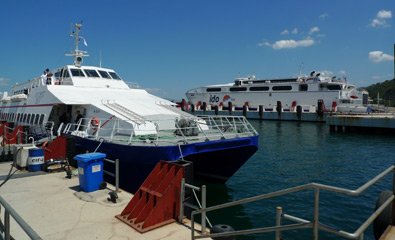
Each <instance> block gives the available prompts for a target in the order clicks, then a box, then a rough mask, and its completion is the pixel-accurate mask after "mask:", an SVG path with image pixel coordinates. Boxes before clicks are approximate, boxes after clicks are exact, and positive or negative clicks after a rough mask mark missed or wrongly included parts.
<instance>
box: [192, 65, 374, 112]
mask: <svg viewBox="0 0 395 240" xmlns="http://www.w3.org/2000/svg"><path fill="white" fill-rule="evenodd" d="M186 96H187V98H188V100H189V103H190V104H192V107H194V108H195V109H214V108H219V109H220V110H225V109H229V108H234V109H236V110H242V109H243V108H247V109H248V110H250V111H257V110H258V108H259V107H260V108H261V111H266V112H272V111H277V112H279V111H284V112H286V111H289V112H296V111H297V109H299V110H300V111H303V112H317V111H318V110H319V111H322V112H347V113H349V112H357V113H361V112H366V111H367V104H368V92H367V91H365V90H359V89H357V88H356V87H355V85H353V84H350V83H348V82H347V81H346V80H345V79H339V78H336V77H335V76H323V75H321V74H320V73H318V72H315V71H313V72H311V73H310V75H309V76H299V77H291V78H280V79H257V78H256V77H255V76H250V77H245V78H236V79H235V81H234V82H233V83H228V84H218V85H209V86H205V87H198V88H194V89H191V90H189V91H187V93H186Z"/></svg>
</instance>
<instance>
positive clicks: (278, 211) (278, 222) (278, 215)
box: [276, 207, 283, 240]
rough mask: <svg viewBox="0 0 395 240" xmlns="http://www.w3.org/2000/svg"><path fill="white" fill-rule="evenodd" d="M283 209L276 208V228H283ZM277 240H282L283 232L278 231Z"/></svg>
mask: <svg viewBox="0 0 395 240" xmlns="http://www.w3.org/2000/svg"><path fill="white" fill-rule="evenodd" d="M282 214H283V208H282V207H276V227H280V226H281V216H282ZM276 240H281V230H276Z"/></svg>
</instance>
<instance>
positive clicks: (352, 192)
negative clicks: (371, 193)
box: [191, 165, 395, 240]
mask: <svg viewBox="0 0 395 240" xmlns="http://www.w3.org/2000/svg"><path fill="white" fill-rule="evenodd" d="M394 170H395V165H392V166H391V167H389V168H387V169H386V170H384V171H383V172H381V173H380V174H378V175H377V176H375V177H374V178H372V179H371V180H369V181H367V182H366V183H365V184H363V185H362V186H360V187H359V188H357V189H346V188H340V187H335V186H330V185H325V184H319V183H308V184H304V185H299V186H295V187H291V188H286V189H282V190H278V191H275V192H271V193H266V194H261V195H258V196H254V197H249V198H244V199H240V200H237V201H233V202H229V203H224V204H220V205H216V206H212V207H207V208H201V209H197V210H194V211H193V212H192V214H191V226H192V227H191V232H192V234H191V235H192V239H200V238H209V237H210V238H213V237H225V236H237V235H244V234H252V233H266V232H278V231H280V232H281V231H283V230H291V229H297V228H300V227H302V225H303V226H304V227H309V228H312V229H313V236H314V240H318V230H324V231H327V232H330V233H333V234H336V235H339V236H342V237H346V238H349V239H358V238H359V237H360V236H361V235H362V234H363V232H364V231H365V230H366V228H367V227H368V226H369V225H370V224H371V223H372V222H373V221H374V220H375V219H376V218H377V217H378V216H379V215H380V213H381V212H382V211H384V209H385V207H387V206H388V205H389V204H390V203H391V202H393V201H394V195H392V196H391V197H390V198H389V199H387V201H386V202H385V203H384V204H383V205H381V207H379V208H378V209H377V210H376V211H375V212H374V213H373V214H372V215H371V216H370V217H369V218H368V219H367V220H366V221H365V222H364V223H363V224H362V225H361V226H360V227H359V228H358V229H357V230H356V231H355V232H354V233H348V232H346V231H343V230H333V229H331V228H329V227H327V226H326V225H324V224H322V223H320V222H319V193H320V190H325V191H329V192H336V193H341V194H345V195H348V196H354V197H355V196H359V195H360V194H361V193H363V192H364V191H365V190H366V189H368V188H369V187H371V186H372V185H373V184H375V183H377V182H378V181H379V180H381V179H382V178H383V177H384V176H386V175H387V174H389V173H391V172H392V173H393V177H394V180H395V171H394ZM394 187H395V186H393V188H394ZM305 190H314V217H313V218H314V219H313V221H312V222H310V221H308V220H304V219H301V218H297V217H293V216H290V215H285V214H282V213H281V214H280V215H281V216H282V217H284V218H286V219H288V220H293V221H294V222H297V225H292V224H291V225H282V226H281V225H278V226H274V227H265V228H259V229H251V230H238V231H233V232H227V233H215V234H206V233H204V232H203V233H202V235H200V236H195V228H194V216H195V215H197V214H204V215H207V213H208V212H211V211H215V210H219V209H224V208H228V207H233V206H236V205H240V204H246V203H251V202H256V201H260V200H264V199H269V198H274V197H279V196H282V195H286V194H290V193H295V192H300V191H305ZM278 222H281V221H278ZM276 235H277V234H276Z"/></svg>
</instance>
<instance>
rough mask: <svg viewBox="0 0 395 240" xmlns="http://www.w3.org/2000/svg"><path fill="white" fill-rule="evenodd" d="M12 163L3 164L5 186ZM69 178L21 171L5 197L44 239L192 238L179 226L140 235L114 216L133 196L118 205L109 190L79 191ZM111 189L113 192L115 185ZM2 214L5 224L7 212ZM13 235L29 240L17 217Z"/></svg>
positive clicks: (121, 197) (122, 197)
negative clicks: (109, 196) (113, 201)
mask: <svg viewBox="0 0 395 240" xmlns="http://www.w3.org/2000/svg"><path fill="white" fill-rule="evenodd" d="M10 164H11V163H10V162H6V163H1V164H0V183H1V182H3V178H4V176H6V175H7V173H8V171H9V169H10ZM65 176H66V174H65V172H59V173H51V174H36V175H32V174H30V173H27V172H25V173H19V171H18V173H17V174H15V175H14V177H13V178H12V179H10V180H9V181H8V182H7V183H6V184H5V185H3V186H2V187H1V188H0V195H1V196H2V197H3V198H4V199H5V200H6V201H7V202H8V203H9V204H10V205H11V206H12V207H13V208H14V209H15V210H16V212H17V213H18V214H19V215H20V216H21V217H22V218H23V219H24V220H25V221H26V222H27V223H28V224H29V225H30V226H31V227H32V228H33V229H34V230H35V231H36V232H37V233H38V234H39V235H40V236H41V237H42V238H43V239H53V240H55V239H62V240H63V239H96V240H99V239H103V240H104V239H106V240H107V239H113V240H116V239H133V240H139V239H140V240H143V239H144V240H146V239H152V240H154V239H158V240H159V239H164V240H166V239H168V240H177V239H180V240H181V239H182V240H185V239H190V238H191V230H190V229H189V228H188V227H187V226H184V225H181V224H179V223H172V224H169V225H166V226H163V227H161V228H158V229H155V230H152V231H149V232H146V233H144V234H141V233H139V232H137V231H135V230H134V229H133V228H131V227H130V226H128V225H126V224H125V223H123V222H121V221H119V220H118V219H116V218H115V215H117V214H120V213H121V212H122V210H123V209H124V208H125V206H126V205H127V204H128V203H129V201H130V199H131V198H132V196H133V195H132V194H130V193H127V192H125V191H122V192H120V193H119V194H118V196H119V199H118V202H117V203H116V204H114V203H111V202H109V201H108V200H107V197H108V192H109V191H110V190H108V189H105V190H99V191H96V192H92V193H84V192H80V191H79V180H78V176H73V177H72V178H71V179H67V178H65ZM109 187H110V188H112V189H114V188H113V186H109ZM3 211H4V208H3V209H2V212H3ZM1 215H2V216H1V219H2V222H3V223H4V214H1ZM186 224H188V223H186ZM11 235H12V236H13V237H14V238H15V239H29V238H28V236H27V235H26V234H25V233H24V232H23V230H22V229H21V228H20V227H19V226H18V225H17V224H16V223H15V222H14V220H13V219H12V217H11Z"/></svg>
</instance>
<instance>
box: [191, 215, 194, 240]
mask: <svg viewBox="0 0 395 240" xmlns="http://www.w3.org/2000/svg"><path fill="white" fill-rule="evenodd" d="M194 218H195V214H194V213H193V212H192V214H191V239H192V240H195V219H194Z"/></svg>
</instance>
